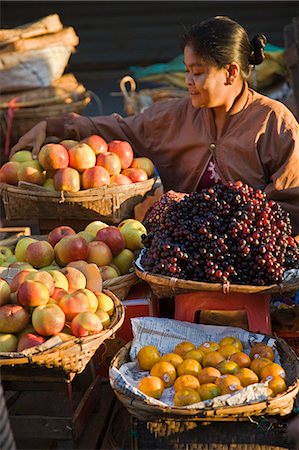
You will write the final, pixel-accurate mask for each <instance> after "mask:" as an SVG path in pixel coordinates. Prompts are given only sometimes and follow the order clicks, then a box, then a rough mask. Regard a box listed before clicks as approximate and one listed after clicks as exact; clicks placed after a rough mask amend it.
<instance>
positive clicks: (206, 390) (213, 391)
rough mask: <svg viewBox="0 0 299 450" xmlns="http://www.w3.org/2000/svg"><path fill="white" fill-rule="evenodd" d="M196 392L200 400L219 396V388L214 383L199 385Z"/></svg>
mask: <svg viewBox="0 0 299 450" xmlns="http://www.w3.org/2000/svg"><path fill="white" fill-rule="evenodd" d="M198 392H199V395H200V398H201V399H202V400H209V399H210V398H214V397H218V395H221V391H220V388H219V386H216V384H214V383H206V384H201V385H200V387H199V390H198Z"/></svg>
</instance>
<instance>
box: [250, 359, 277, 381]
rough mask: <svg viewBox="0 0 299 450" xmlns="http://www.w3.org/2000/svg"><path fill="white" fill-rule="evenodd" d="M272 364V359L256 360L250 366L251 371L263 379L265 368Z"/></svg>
mask: <svg viewBox="0 0 299 450" xmlns="http://www.w3.org/2000/svg"><path fill="white" fill-rule="evenodd" d="M271 363H272V361H271V359H267V358H255V359H254V360H253V361H252V362H251V364H250V369H251V370H253V372H255V373H256V374H257V376H258V377H259V378H260V377H261V370H262V369H263V368H264V367H265V366H267V365H268V364H271Z"/></svg>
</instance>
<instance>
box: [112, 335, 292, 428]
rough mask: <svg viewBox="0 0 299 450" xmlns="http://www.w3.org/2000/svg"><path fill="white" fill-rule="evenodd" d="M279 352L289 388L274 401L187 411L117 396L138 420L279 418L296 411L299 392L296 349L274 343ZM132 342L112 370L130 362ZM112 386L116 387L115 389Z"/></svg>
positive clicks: (282, 342) (280, 340)
mask: <svg viewBox="0 0 299 450" xmlns="http://www.w3.org/2000/svg"><path fill="white" fill-rule="evenodd" d="M275 345H276V348H277V351H278V353H279V356H280V359H281V364H282V366H283V367H284V368H285V371H286V382H287V385H288V389H287V391H286V392H284V393H283V394H280V395H277V396H276V397H274V398H273V399H271V400H268V401H263V402H259V403H253V404H246V405H240V406H223V407H217V408H211V407H210V408H205V409H196V408H194V409H187V408H184V407H175V406H169V407H167V408H166V407H161V406H157V405H152V404H148V403H146V402H145V401H142V400H141V399H139V398H137V397H135V398H132V397H128V396H126V395H125V394H124V393H123V392H120V391H118V390H116V389H114V392H115V395H116V396H117V398H118V399H119V400H120V401H121V402H122V403H123V405H124V406H125V407H126V408H127V410H128V411H129V413H130V414H132V416H134V417H137V418H138V419H139V420H156V419H164V420H167V419H171V418H173V419H176V420H179V419H182V420H186V419H187V418H188V417H190V418H192V420H199V421H207V420H209V421H210V420H236V419H238V420H240V419H241V420H242V419H245V420H246V419H248V418H249V417H251V416H261V415H263V416H264V415H266V414H268V415H280V416H284V415H287V414H289V413H290V412H291V411H292V409H293V404H294V399H295V397H296V395H297V393H298V391H299V367H298V361H297V358H296V355H295V353H294V352H293V350H292V349H291V348H290V347H289V346H288V345H287V344H286V342H284V341H283V340H282V339H277V340H276V342H275ZM130 347H131V343H130V342H128V343H127V344H126V345H125V346H124V347H122V348H121V349H120V351H119V352H118V353H117V354H116V355H115V357H114V358H113V360H112V362H111V367H115V368H120V367H121V366H122V365H123V364H124V363H126V362H129V361H130V359H129V351H130ZM112 387H113V386H112Z"/></svg>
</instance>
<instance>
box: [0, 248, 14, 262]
mask: <svg viewBox="0 0 299 450" xmlns="http://www.w3.org/2000/svg"><path fill="white" fill-rule="evenodd" d="M1 256H3V257H4V260H7V258H8V257H9V256H13V252H12V250H11V249H10V248H9V247H5V245H0V257H1Z"/></svg>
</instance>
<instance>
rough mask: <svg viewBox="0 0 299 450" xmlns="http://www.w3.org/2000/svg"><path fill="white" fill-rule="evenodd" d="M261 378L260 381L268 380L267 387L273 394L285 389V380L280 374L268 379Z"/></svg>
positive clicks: (280, 392)
mask: <svg viewBox="0 0 299 450" xmlns="http://www.w3.org/2000/svg"><path fill="white" fill-rule="evenodd" d="M267 378H268V379H265V380H261V381H262V382H265V381H268V387H269V388H270V389H271V390H272V391H273V395H278V394H282V393H283V392H285V391H286V390H287V385H286V382H285V381H284V379H283V378H281V377H280V376H275V377H273V378H271V379H270V380H269V377H267Z"/></svg>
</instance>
